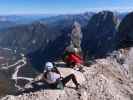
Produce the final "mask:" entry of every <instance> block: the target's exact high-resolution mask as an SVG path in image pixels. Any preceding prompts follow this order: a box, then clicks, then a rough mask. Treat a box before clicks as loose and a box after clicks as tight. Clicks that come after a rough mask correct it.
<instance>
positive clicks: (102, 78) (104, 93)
mask: <svg viewBox="0 0 133 100" xmlns="http://www.w3.org/2000/svg"><path fill="white" fill-rule="evenodd" d="M132 50H133V49H132V48H131V49H127V50H125V49H121V50H119V51H116V52H113V53H112V54H111V55H110V56H108V57H106V58H103V59H96V62H95V63H94V64H92V65H91V66H89V67H84V70H85V72H84V73H83V77H84V78H83V77H80V76H82V75H79V74H78V75H79V76H78V77H80V78H78V80H80V81H81V82H80V83H81V84H82V86H81V88H80V89H78V90H75V89H74V87H75V86H74V85H72V83H71V82H70V83H68V84H67V86H66V87H65V89H64V90H42V91H37V92H34V93H28V94H22V95H19V96H13V95H8V96H6V97H4V98H2V100H133V81H132V74H130V73H132V70H131V69H132V66H130V65H131V64H132V61H133V60H131V59H132ZM121 58H123V59H124V60H123V63H120V62H119V60H120V59H121ZM70 70H71V69H60V71H61V73H63V75H64V76H66V75H67V74H69V73H72V72H73V73H75V71H73V70H71V71H70Z"/></svg>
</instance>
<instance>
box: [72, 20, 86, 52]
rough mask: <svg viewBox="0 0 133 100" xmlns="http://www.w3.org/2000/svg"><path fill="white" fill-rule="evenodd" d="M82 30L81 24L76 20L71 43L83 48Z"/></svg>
mask: <svg viewBox="0 0 133 100" xmlns="http://www.w3.org/2000/svg"><path fill="white" fill-rule="evenodd" d="M82 37H83V36H82V32H81V26H80V24H79V23H78V22H74V25H73V30H72V33H71V44H72V45H74V47H76V48H79V49H80V50H81V41H82Z"/></svg>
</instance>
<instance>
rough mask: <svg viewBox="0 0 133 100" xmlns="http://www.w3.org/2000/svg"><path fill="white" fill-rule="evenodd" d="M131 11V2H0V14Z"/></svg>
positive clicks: (111, 0) (86, 0)
mask: <svg viewBox="0 0 133 100" xmlns="http://www.w3.org/2000/svg"><path fill="white" fill-rule="evenodd" d="M99 10H115V11H131V10H133V0H0V14H37V13H38V14H66V13H83V12H86V11H99Z"/></svg>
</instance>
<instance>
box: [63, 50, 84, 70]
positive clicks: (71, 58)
mask: <svg viewBox="0 0 133 100" xmlns="http://www.w3.org/2000/svg"><path fill="white" fill-rule="evenodd" d="M66 52H67V53H66V55H65V58H64V61H65V62H66V64H67V66H69V67H72V68H74V69H76V70H81V69H82V68H83V63H84V61H83V59H82V58H81V56H80V55H79V54H78V49H77V48H74V52H68V51H66Z"/></svg>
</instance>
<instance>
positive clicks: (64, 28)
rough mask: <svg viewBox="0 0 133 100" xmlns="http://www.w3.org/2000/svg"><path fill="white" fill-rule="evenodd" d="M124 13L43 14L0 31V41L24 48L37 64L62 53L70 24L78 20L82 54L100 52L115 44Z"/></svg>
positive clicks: (69, 32) (107, 50)
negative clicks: (45, 15) (40, 16)
mask: <svg viewBox="0 0 133 100" xmlns="http://www.w3.org/2000/svg"><path fill="white" fill-rule="evenodd" d="M124 16H125V14H121V15H119V13H117V14H116V13H113V12H110V11H102V12H99V13H84V14H78V15H60V16H54V17H49V18H44V19H41V20H39V21H35V22H34V23H32V24H26V25H19V26H16V27H11V28H8V29H6V30H4V31H3V32H1V33H0V36H1V37H0V45H1V46H3V47H9V48H12V49H16V50H17V51H19V52H23V53H25V54H26V55H28V56H30V58H31V59H32V61H33V62H39V63H40V64H42V63H44V62H45V61H46V60H55V59H58V58H60V57H61V55H62V53H63V50H64V48H65V47H66V46H67V45H69V42H70V34H71V31H72V25H73V23H74V22H75V21H77V22H79V23H80V24H81V28H82V32H83V40H82V45H81V46H82V48H83V51H84V53H85V54H84V55H86V56H103V55H106V54H108V52H111V51H113V50H114V49H117V48H118V45H119V44H120V43H119V38H121V36H120V35H119V32H118V31H119V29H118V26H119V24H120V23H122V22H123V20H124V19H123V17H124ZM97 51H98V52H97ZM39 63H37V64H39Z"/></svg>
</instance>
